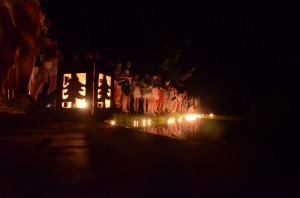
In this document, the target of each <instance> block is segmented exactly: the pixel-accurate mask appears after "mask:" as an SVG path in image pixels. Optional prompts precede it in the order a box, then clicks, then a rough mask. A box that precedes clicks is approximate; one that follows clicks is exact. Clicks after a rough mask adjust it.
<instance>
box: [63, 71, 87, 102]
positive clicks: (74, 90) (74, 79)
mask: <svg viewBox="0 0 300 198" xmlns="http://www.w3.org/2000/svg"><path fill="white" fill-rule="evenodd" d="M67 82H68V83H69V85H68V86H66V89H67V92H66V93H65V94H66V95H68V98H67V99H65V100H68V101H71V102H72V103H73V104H75V102H76V98H77V99H84V97H85V96H83V95H81V94H80V93H79V92H80V91H83V89H82V87H84V86H85V85H84V84H82V83H81V82H80V81H79V78H78V76H77V75H76V74H72V76H71V78H70V79H69V80H68V81H67Z"/></svg>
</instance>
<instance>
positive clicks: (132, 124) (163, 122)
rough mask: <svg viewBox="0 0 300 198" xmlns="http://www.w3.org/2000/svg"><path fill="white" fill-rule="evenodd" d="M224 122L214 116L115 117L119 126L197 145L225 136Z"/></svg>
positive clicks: (222, 119)
mask: <svg viewBox="0 0 300 198" xmlns="http://www.w3.org/2000/svg"><path fill="white" fill-rule="evenodd" d="M224 120H225V119H224V117H223V118H221V117H220V116H214V115H213V114H206V115H204V114H167V115H160V116H142V115H131V114H125V115H123V114H118V115H115V116H114V122H115V124H117V125H120V126H124V127H127V128H133V129H136V130H139V131H141V132H146V133H151V134H154V135H160V136H166V137H169V138H174V139H180V140H186V141H191V142H195V143H201V142H216V141H219V140H220V139H221V138H222V137H223V136H224V134H225V130H226V129H227V126H228V125H227V124H224V123H225V122H224ZM227 120H229V119H227ZM230 120H233V119H230Z"/></svg>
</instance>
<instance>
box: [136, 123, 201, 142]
mask: <svg viewBox="0 0 300 198" xmlns="http://www.w3.org/2000/svg"><path fill="white" fill-rule="evenodd" d="M200 124H201V121H200V120H195V121H192V122H191V121H186V120H182V121H174V122H173V121H171V123H168V124H164V125H159V126H155V125H146V126H143V127H140V129H141V130H142V131H145V132H148V133H152V134H156V135H162V136H168V137H171V138H177V139H187V137H188V136H190V135H192V134H196V133H199V132H200Z"/></svg>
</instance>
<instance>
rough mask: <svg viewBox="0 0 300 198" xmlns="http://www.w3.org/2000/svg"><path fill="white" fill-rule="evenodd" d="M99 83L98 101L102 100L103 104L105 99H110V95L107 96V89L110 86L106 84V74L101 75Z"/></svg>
mask: <svg viewBox="0 0 300 198" xmlns="http://www.w3.org/2000/svg"><path fill="white" fill-rule="evenodd" d="M100 82H101V85H100V87H99V92H98V94H99V95H100V98H99V101H100V102H103V104H105V99H110V96H108V93H109V89H111V87H110V86H109V85H108V83H107V80H106V75H104V76H103V78H102V79H100Z"/></svg>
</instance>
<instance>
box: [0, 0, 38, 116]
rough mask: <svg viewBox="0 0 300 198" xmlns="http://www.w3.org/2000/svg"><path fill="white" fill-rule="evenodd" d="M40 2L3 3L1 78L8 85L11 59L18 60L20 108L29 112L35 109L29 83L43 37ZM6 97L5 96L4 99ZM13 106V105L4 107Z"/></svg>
mask: <svg viewBox="0 0 300 198" xmlns="http://www.w3.org/2000/svg"><path fill="white" fill-rule="evenodd" d="M40 14H41V8H40V2H39V0H0V78H1V88H2V87H3V84H5V81H6V78H7V73H8V69H9V65H10V62H11V59H12V58H13V56H14V54H15V53H16V51H17V50H18V55H17V56H16V59H15V63H14V66H15V69H16V79H15V81H16V83H15V84H16V90H15V97H16V102H17V107H18V108H20V109H21V110H24V111H25V112H28V111H30V110H31V107H32V98H31V97H30V95H29V93H28V84H29V80H30V77H31V72H32V69H33V66H34V61H35V58H36V56H37V54H38V49H39V37H40ZM1 97H3V96H1ZM3 105H4V106H5V105H6V106H13V104H11V103H7V104H3V103H1V106H3Z"/></svg>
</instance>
